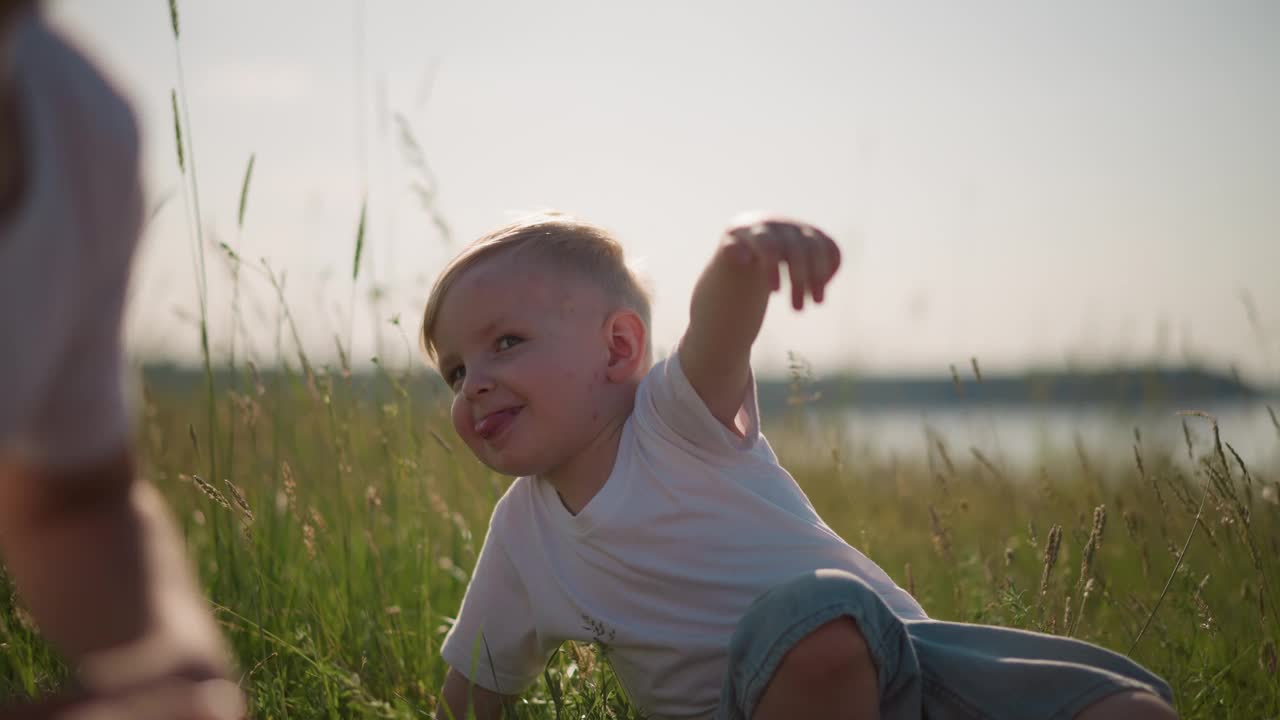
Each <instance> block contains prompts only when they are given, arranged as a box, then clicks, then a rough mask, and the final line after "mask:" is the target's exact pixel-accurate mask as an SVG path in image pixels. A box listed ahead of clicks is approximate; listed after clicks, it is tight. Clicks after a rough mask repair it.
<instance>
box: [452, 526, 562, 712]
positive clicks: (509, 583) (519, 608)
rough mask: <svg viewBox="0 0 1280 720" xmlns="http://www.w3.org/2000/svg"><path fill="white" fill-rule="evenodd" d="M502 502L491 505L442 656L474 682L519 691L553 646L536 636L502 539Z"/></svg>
mask: <svg viewBox="0 0 1280 720" xmlns="http://www.w3.org/2000/svg"><path fill="white" fill-rule="evenodd" d="M503 507H504V504H503V503H501V502H500V503H499V504H498V507H497V508H495V510H494V513H493V519H492V520H490V522H489V534H488V536H487V537H485V541H484V546H483V547H482V548H481V550H480V556H479V557H478V558H476V567H475V570H474V571H473V572H472V573H471V579H470V581H469V582H468V583H467V591H466V594H465V595H464V596H463V598H462V607H461V608H460V609H459V610H458V618H457V620H456V621H455V622H454V624H453V627H452V628H451V629H450V630H449V634H448V635H446V636H445V639H444V645H443V646H442V647H441V648H440V655H441V657H443V658H444V661H445V662H446V663H447V664H448V665H449V666H450V667H452V668H453V669H454V670H457V671H458V672H459V673H462V675H464V676H466V677H467V679H469V680H470V681H471V682H473V683H475V684H476V685H479V686H481V687H483V688H486V689H489V690H492V691H493V692H496V693H500V694H503V695H518V694H520V693H521V692H523V691H524V690H525V689H527V688H528V687H529V686H530V685H532V684H533V683H534V682H535V681H536V680H537V679H538V676H539V675H540V674H541V673H542V668H543V666H544V665H546V662H547V659H548V657H549V655H550V650H551V649H549V648H546V647H543V643H542V642H540V640H539V637H538V633H537V630H536V628H535V626H534V622H533V607H532V603H531V602H530V598H529V593H528V591H527V590H526V589H525V587H524V584H523V583H522V582H521V580H520V575H519V573H518V572H517V571H516V568H515V565H514V564H513V563H512V561H511V556H510V555H509V554H508V553H507V550H506V548H505V547H503V543H502V541H501V539H500V534H501V530H500V527H501V524H502V519H501V513H502V509H503Z"/></svg>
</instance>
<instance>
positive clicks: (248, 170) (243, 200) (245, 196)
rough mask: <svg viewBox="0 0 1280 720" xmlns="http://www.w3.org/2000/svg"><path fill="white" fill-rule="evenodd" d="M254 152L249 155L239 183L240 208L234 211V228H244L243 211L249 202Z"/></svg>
mask: <svg viewBox="0 0 1280 720" xmlns="http://www.w3.org/2000/svg"><path fill="white" fill-rule="evenodd" d="M256 158H257V155H256V154H251V155H249V164H248V166H246V167H245V169H244V182H242V183H240V208H239V210H238V211H237V212H236V228H237V229H244V211H245V206H246V205H248V203H249V180H250V179H252V178H253V161H254V160H255V159H256Z"/></svg>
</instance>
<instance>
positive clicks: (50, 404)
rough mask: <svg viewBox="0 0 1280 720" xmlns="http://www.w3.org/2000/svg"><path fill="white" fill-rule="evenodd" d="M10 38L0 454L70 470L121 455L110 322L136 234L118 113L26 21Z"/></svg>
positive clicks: (126, 123)
mask: <svg viewBox="0 0 1280 720" xmlns="http://www.w3.org/2000/svg"><path fill="white" fill-rule="evenodd" d="M20 30H21V33H20V34H19V36H18V40H19V42H18V45H17V48H18V52H17V55H16V57H17V60H18V63H17V66H16V67H17V75H16V77H17V79H18V81H19V83H18V88H19V90H20V91H21V95H20V97H21V99H22V105H21V107H22V109H23V112H24V115H25V120H26V122H25V123H24V127H25V128H26V133H25V136H24V147H25V149H26V152H27V153H28V156H27V157H26V158H25V163H24V164H25V165H26V167H27V173H26V179H25V181H24V183H25V186H24V189H23V193H22V195H21V199H20V203H19V205H18V206H17V207H16V208H11V209H10V212H8V213H6V216H5V217H3V218H0V254H2V255H3V257H4V267H3V268H2V269H0V285H3V287H0V299H2V300H3V302H4V303H5V307H4V308H0V330H3V333H4V344H5V345H6V347H4V348H3V349H0V355H2V357H0V368H3V369H4V373H3V377H0V397H5V398H8V399H10V400H12V402H11V403H10V407H8V408H6V409H5V410H4V411H2V412H0V451H4V452H6V453H8V452H15V453H16V454H17V455H18V456H19V457H20V458H22V459H23V460H24V461H26V462H31V463H36V464H39V465H42V466H46V467H68V466H74V465H79V464H84V463H88V462H93V461H95V460H99V459H101V458H102V457H104V456H105V455H107V454H109V453H111V452H113V451H115V450H116V449H118V448H120V447H123V446H124V445H125V443H126V442H127V439H128V433H129V426H130V421H129V414H128V411H127V407H126V402H125V393H124V388H123V373H124V358H123V348H122V342H121V337H120V334H121V323H122V315H123V312H124V306H125V296H126V291H127V287H128V283H129V270H130V265H131V264H132V260H133V254H134V250H135V247H136V245H137V241H138V235H139V233H140V230H141V223H142V205H143V198H142V187H141V182H140V178H139V168H138V134H137V127H136V125H135V123H134V121H133V116H132V113H131V111H130V109H129V107H128V105H127V103H126V102H125V101H124V100H123V99H122V98H121V97H120V96H119V95H117V94H116V93H115V91H114V89H113V88H111V87H110V86H109V85H108V83H107V82H106V81H105V80H104V79H103V78H102V77H101V76H100V75H99V74H98V73H97V71H96V69H95V68H94V67H93V66H92V65H91V64H90V63H89V62H88V61H87V60H85V59H84V58H83V57H82V56H81V55H79V53H78V52H77V51H76V50H75V49H74V48H72V47H70V46H68V45H66V44H65V43H64V42H63V41H62V40H61V39H60V38H58V37H57V36H56V35H54V34H53V33H51V32H49V31H48V30H47V29H46V28H45V27H44V26H43V24H42V23H41V22H40V21H39V19H38V18H36V17H34V16H33V17H31V18H28V19H26V20H24V22H23V24H22V25H21V27H20Z"/></svg>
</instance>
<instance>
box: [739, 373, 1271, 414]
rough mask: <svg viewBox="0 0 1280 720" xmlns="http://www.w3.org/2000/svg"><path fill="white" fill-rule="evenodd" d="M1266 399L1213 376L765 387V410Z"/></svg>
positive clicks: (1057, 376) (829, 381)
mask: <svg viewBox="0 0 1280 720" xmlns="http://www.w3.org/2000/svg"><path fill="white" fill-rule="evenodd" d="M1264 396H1265V393H1263V392H1262V391H1260V390H1258V389H1257V388H1253V387H1250V386H1248V385H1245V384H1244V383H1242V382H1241V381H1239V380H1237V379H1234V378H1231V377H1227V376H1224V375H1219V374H1216V373H1213V372H1209V371H1205V370H1199V369H1193V368H1183V369H1165V368H1133V369H1117V370H1096V371H1076V372H1067V371H1061V372H1034V373H1025V374H1020V375H1000V376H984V377H983V378H982V380H978V379H977V378H975V377H974V376H972V375H969V376H968V377H963V378H915V377H912V378H906V377H900V378H894V377H883V376H881V377H848V376H843V377H830V378H821V379H814V380H812V381H807V380H806V379H804V378H797V379H795V380H792V381H789V382H784V381H772V382H763V383H761V384H760V404H761V405H762V406H764V407H776V406H778V405H782V404H785V403H788V402H792V403H794V402H811V403H813V404H816V405H820V406H822V405H825V406H858V407H918V406H931V407H936V406H939V405H963V404H981V405H1010V406H1017V405H1034V404H1052V405H1110V406H1125V407H1137V406H1144V405H1150V406H1160V405H1172V404H1176V405H1187V404H1194V403H1206V402H1211V401H1219V402H1221V401H1243V400H1259V399H1262V398H1263V397H1264Z"/></svg>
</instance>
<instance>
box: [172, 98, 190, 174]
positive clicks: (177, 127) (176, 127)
mask: <svg viewBox="0 0 1280 720" xmlns="http://www.w3.org/2000/svg"><path fill="white" fill-rule="evenodd" d="M169 102H170V104H171V105H172V106H173V136H174V139H175V140H177V142H178V169H179V170H181V171H182V174H183V175H185V174H186V173H187V155H186V153H185V152H183V150H182V116H180V115H179V114H178V91H177V90H172V89H170V90H169Z"/></svg>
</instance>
